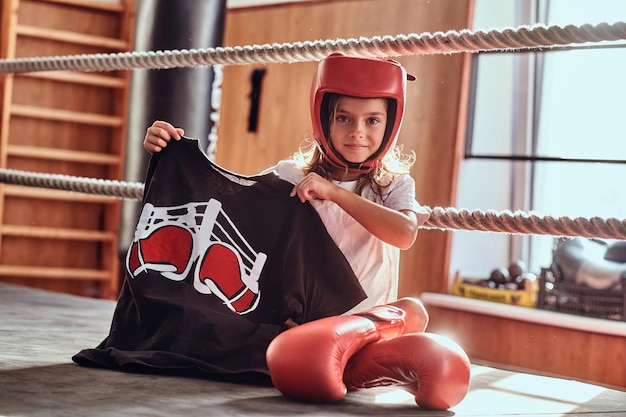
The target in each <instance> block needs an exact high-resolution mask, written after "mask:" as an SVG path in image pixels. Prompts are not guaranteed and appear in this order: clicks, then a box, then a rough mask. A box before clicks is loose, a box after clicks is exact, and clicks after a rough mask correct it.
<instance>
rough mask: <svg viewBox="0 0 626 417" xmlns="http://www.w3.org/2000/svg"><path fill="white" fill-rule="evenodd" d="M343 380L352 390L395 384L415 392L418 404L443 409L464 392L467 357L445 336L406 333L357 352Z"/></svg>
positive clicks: (467, 373) (464, 393)
mask: <svg viewBox="0 0 626 417" xmlns="http://www.w3.org/2000/svg"><path fill="white" fill-rule="evenodd" d="M344 382H345V384H346V385H347V386H348V388H349V389H351V390H358V389H363V388H371V387H379V386H388V385H396V386H398V387H399V388H402V389H404V390H406V391H408V392H410V393H411V394H413V395H415V402H416V403H417V405H419V406H420V407H422V408H427V409H432V410H446V409H448V408H450V407H453V406H455V405H456V404H458V403H459V402H461V400H462V399H463V398H464V397H465V395H467V391H468V389H469V383H470V360H469V358H468V357H467V354H466V353H465V352H464V351H463V349H462V348H461V347H460V346H459V345H457V344H456V343H454V342H453V341H452V340H450V339H448V338H446V337H444V336H439V335H436V334H432V333H413V334H406V335H402V336H398V337H396V338H394V339H390V340H382V341H379V342H376V343H372V344H369V345H367V346H365V347H364V348H363V349H361V350H360V351H359V352H357V353H356V354H355V355H354V356H353V357H352V358H351V359H350V361H349V362H348V364H347V365H346V368H345V372H344Z"/></svg>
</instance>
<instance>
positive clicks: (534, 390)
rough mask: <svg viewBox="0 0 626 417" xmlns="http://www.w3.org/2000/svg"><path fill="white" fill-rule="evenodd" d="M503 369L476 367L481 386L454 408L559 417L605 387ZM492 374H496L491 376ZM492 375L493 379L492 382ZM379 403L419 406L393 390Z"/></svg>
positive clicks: (482, 413)
mask: <svg viewBox="0 0 626 417" xmlns="http://www.w3.org/2000/svg"><path fill="white" fill-rule="evenodd" d="M500 372H502V371H501V370H498V369H494V368H490V367H486V366H472V381H476V379H475V378H476V377H477V376H479V375H480V376H481V378H479V380H480V381H481V382H479V383H472V386H471V389H470V392H469V393H468V394H467V396H466V397H465V398H464V399H463V401H461V403H460V404H458V405H457V406H455V407H453V408H451V409H450V411H452V412H454V415H456V416H457V417H461V416H479V415H480V416H502V415H512V416H522V415H532V416H534V417H539V416H542V415H543V416H550V417H559V416H564V415H567V413H569V412H571V411H572V410H574V409H576V408H577V407H579V406H580V405H581V404H584V403H586V402H588V401H590V400H592V399H593V398H594V397H595V396H597V395H599V394H600V393H602V391H604V388H602V387H599V386H595V385H590V384H585V383H581V382H578V381H570V380H564V379H558V378H550V377H544V376H538V375H531V374H524V373H519V374H513V375H511V374H510V373H506V374H504V375H506V376H504V377H502V378H498V375H497V374H498V373H500ZM491 374H492V375H491ZM490 376H492V377H493V380H492V381H491V382H490V381H489V380H490V378H489V377H490ZM375 402H376V403H377V404H415V400H414V397H413V395H412V394H410V393H408V392H406V391H404V390H401V389H389V390H386V391H383V392H381V393H379V394H378V395H376V397H375Z"/></svg>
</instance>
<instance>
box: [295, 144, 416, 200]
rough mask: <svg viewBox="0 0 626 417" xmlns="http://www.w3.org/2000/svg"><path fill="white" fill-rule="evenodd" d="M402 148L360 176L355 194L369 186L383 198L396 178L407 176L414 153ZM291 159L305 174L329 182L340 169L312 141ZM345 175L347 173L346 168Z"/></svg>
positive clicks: (386, 156) (392, 152) (395, 148)
mask: <svg viewBox="0 0 626 417" xmlns="http://www.w3.org/2000/svg"><path fill="white" fill-rule="evenodd" d="M402 148H403V147H402V145H396V146H394V147H393V148H392V149H390V150H389V152H388V153H387V155H385V157H384V158H383V159H382V161H381V162H380V163H379V164H377V165H376V167H375V168H374V169H372V170H371V171H370V172H368V173H367V174H362V175H361V176H360V177H359V179H358V180H357V186H356V191H355V192H356V193H357V194H361V193H362V191H363V189H364V188H365V187H366V186H368V185H369V186H371V187H372V190H374V192H375V193H376V194H377V195H378V196H380V197H381V198H383V197H384V194H385V190H386V189H387V187H388V186H389V185H390V184H391V183H392V182H393V180H394V179H395V178H396V177H397V176H400V175H404V174H409V173H410V172H411V167H412V166H413V164H414V163H415V152H413V151H411V152H410V153H404V152H403V149H402ZM291 158H292V159H293V160H294V161H295V162H296V165H297V166H298V168H300V169H302V170H303V171H304V173H305V174H309V173H311V172H315V173H316V174H318V175H319V176H321V177H322V178H325V179H327V180H329V181H330V180H331V179H332V177H333V174H334V173H336V172H337V171H339V170H340V169H341V168H337V167H335V166H334V165H331V164H330V163H329V162H328V160H327V159H326V158H325V157H324V154H323V153H322V151H321V150H320V147H319V145H318V143H317V142H316V141H315V140H313V139H305V140H304V142H303V143H302V144H301V145H300V148H299V149H298V151H297V152H296V153H294V154H293V155H292V157H291ZM345 173H346V174H347V173H348V168H347V167H346V168H345Z"/></svg>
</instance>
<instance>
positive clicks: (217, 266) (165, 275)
mask: <svg viewBox="0 0 626 417" xmlns="http://www.w3.org/2000/svg"><path fill="white" fill-rule="evenodd" d="M292 187H293V186H292V184H290V183H288V182H286V181H283V180H281V179H280V178H278V176H277V175H275V174H273V173H270V174H265V175H261V176H255V177H245V176H241V175H238V174H234V173H232V172H229V171H226V170H224V169H223V168H221V167H219V166H217V165H216V164H214V163H213V162H211V161H210V160H209V159H208V158H207V157H206V156H205V155H204V154H203V153H202V152H201V150H200V149H199V148H198V143H197V141H196V140H192V139H188V138H183V139H182V140H181V141H172V142H171V143H170V144H169V145H168V146H167V147H166V148H165V149H164V150H163V151H162V152H159V153H156V154H155V155H154V156H153V157H152V159H151V161H150V166H149V168H148V172H147V176H146V186H145V192H144V199H143V204H142V213H141V216H140V219H139V221H138V224H137V228H136V231H135V235H134V238H133V241H132V243H131V247H130V248H129V250H128V253H127V256H126V262H125V266H126V268H125V270H126V277H125V280H124V283H123V286H122V290H121V293H120V296H119V299H118V301H117V306H116V309H115V312H114V315H113V320H112V324H111V329H110V333H109V335H108V336H107V337H106V338H105V339H104V340H103V341H102V343H100V345H98V346H97V347H96V348H94V349H86V350H82V351H81V352H79V353H78V354H76V355H75V356H74V357H73V358H72V359H73V360H74V361H75V362H76V363H78V364H80V365H84V366H100V367H109V368H118V369H125V370H136V371H152V372H175V373H178V374H180V373H182V374H185V373H189V374H198V373H201V374H203V373H208V374H237V373H247V372H249V371H260V372H264V371H266V370H267V365H266V362H265V351H266V348H267V346H268V344H269V343H270V342H271V340H272V339H273V338H274V337H276V335H278V334H279V333H280V332H281V331H283V330H285V326H284V323H285V321H286V320H288V319H291V320H293V321H294V322H296V323H304V322H308V321H311V320H315V319H319V318H322V317H327V316H331V315H338V314H341V313H343V312H345V311H347V310H349V309H350V308H352V307H353V306H355V305H356V304H358V303H359V302H360V301H362V300H363V299H364V298H365V293H364V291H363V289H362V288H361V286H360V284H359V282H358V280H357V279H356V277H355V275H354V273H353V271H352V269H351V268H350V265H349V264H348V262H347V261H346V259H345V257H344V256H343V254H342V253H341V251H340V250H339V249H338V248H337V246H336V245H335V243H334V242H333V240H332V238H331V237H330V236H329V235H328V233H327V231H326V229H325V227H324V225H323V223H322V221H321V219H320V218H319V216H318V214H317V212H316V211H315V209H314V208H313V207H312V206H311V205H310V204H308V203H305V204H302V203H301V202H300V201H299V200H298V199H297V198H293V197H289V192H290V190H291V188H292Z"/></svg>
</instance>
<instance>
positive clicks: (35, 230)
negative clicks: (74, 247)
mask: <svg viewBox="0 0 626 417" xmlns="http://www.w3.org/2000/svg"><path fill="white" fill-rule="evenodd" d="M0 230H1V231H2V235H3V236H14V237H32V238H37V239H51V240H54V239H57V240H78V241H84V242H112V241H113V240H115V237H116V235H115V233H113V232H112V231H101V230H84V229H67V228H60V227H40V226H21V225H13V224H5V225H3V226H2V228H1V229H0Z"/></svg>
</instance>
